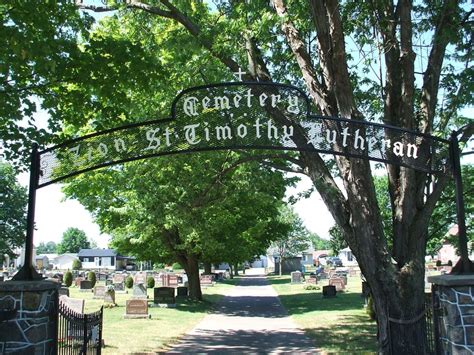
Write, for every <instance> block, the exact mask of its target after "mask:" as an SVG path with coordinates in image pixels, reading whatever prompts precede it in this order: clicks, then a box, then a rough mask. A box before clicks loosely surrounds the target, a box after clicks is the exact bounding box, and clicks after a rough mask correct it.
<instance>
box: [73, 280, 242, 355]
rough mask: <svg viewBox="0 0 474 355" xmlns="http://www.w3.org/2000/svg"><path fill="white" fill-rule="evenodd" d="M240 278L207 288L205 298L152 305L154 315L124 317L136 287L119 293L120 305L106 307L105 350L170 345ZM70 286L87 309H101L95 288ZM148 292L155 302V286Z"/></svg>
mask: <svg viewBox="0 0 474 355" xmlns="http://www.w3.org/2000/svg"><path fill="white" fill-rule="evenodd" d="M236 281H237V279H233V280H228V281H226V282H225V283H222V282H220V283H217V284H216V285H215V286H213V287H207V288H203V294H204V301H203V302H192V301H186V300H179V299H177V305H176V308H158V307H149V308H148V312H149V314H151V319H124V318H123V315H124V314H125V302H126V300H127V299H130V298H132V291H131V290H129V291H128V294H122V293H116V295H115V301H116V303H117V307H114V308H104V319H103V335H102V337H103V339H104V342H105V348H103V350H102V353H103V354H124V353H125V354H126V353H147V352H148V353H150V352H157V351H160V350H163V349H166V348H167V347H168V346H169V345H171V344H173V343H174V342H176V341H177V340H178V339H179V337H181V336H182V335H183V334H184V333H186V332H187V331H189V330H190V329H192V328H193V327H194V326H195V325H196V324H197V323H198V322H199V321H200V320H201V319H202V318H204V316H205V315H206V314H207V312H208V311H209V310H210V309H211V308H212V306H213V305H214V304H215V303H216V302H217V301H218V300H219V299H220V298H221V297H222V295H223V294H224V293H225V292H226V291H228V289H229V288H230V287H232V286H233V285H234V284H235V283H236ZM97 284H98V285H101V284H104V283H101V282H98V283H97ZM69 290H70V297H73V298H83V299H85V312H86V313H90V312H94V311H97V310H98V309H99V308H100V307H101V306H102V304H103V301H102V300H97V299H93V298H92V297H93V293H92V292H81V291H79V289H77V288H75V287H70V288H69ZM148 295H149V306H150V305H151V304H152V303H153V289H148Z"/></svg>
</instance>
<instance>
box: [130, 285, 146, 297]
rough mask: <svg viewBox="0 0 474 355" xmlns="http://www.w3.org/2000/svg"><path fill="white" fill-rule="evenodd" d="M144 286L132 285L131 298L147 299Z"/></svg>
mask: <svg viewBox="0 0 474 355" xmlns="http://www.w3.org/2000/svg"><path fill="white" fill-rule="evenodd" d="M147 297H148V296H147V294H146V286H145V285H144V284H141V283H140V284H137V285H135V284H134V285H133V298H147Z"/></svg>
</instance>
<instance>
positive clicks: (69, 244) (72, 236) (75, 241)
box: [57, 227, 90, 254]
mask: <svg viewBox="0 0 474 355" xmlns="http://www.w3.org/2000/svg"><path fill="white" fill-rule="evenodd" d="M89 248H90V243H89V241H88V240H87V236H86V233H85V232H84V231H82V230H80V229H79V228H75V227H69V228H68V229H66V231H65V232H64V233H63V238H62V240H61V243H59V244H58V246H57V251H58V254H64V253H78V252H79V250H81V249H89Z"/></svg>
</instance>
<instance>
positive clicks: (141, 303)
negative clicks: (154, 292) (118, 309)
mask: <svg viewBox="0 0 474 355" xmlns="http://www.w3.org/2000/svg"><path fill="white" fill-rule="evenodd" d="M124 318H126V319H130V318H150V316H149V314H148V302H147V300H146V299H142V298H134V299H131V300H127V302H126V305H125V315H124Z"/></svg>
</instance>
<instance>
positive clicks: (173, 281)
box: [168, 274, 179, 288]
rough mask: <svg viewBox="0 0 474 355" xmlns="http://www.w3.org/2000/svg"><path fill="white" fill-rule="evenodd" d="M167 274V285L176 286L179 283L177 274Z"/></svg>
mask: <svg viewBox="0 0 474 355" xmlns="http://www.w3.org/2000/svg"><path fill="white" fill-rule="evenodd" d="M168 276H169V278H168V282H169V284H168V285H169V287H175V288H176V287H178V284H179V280H178V275H176V274H169V275H168Z"/></svg>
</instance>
